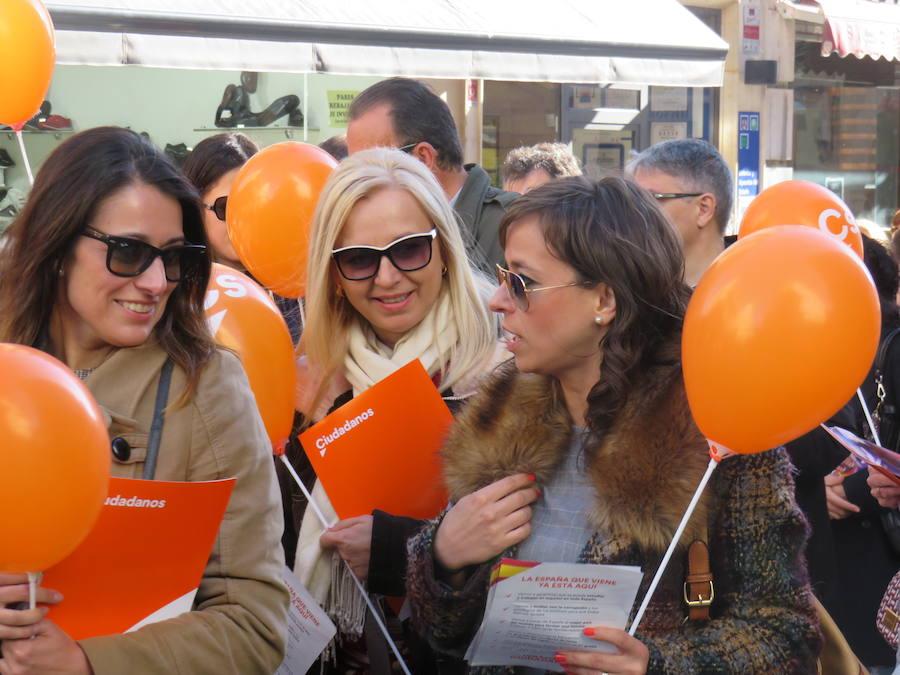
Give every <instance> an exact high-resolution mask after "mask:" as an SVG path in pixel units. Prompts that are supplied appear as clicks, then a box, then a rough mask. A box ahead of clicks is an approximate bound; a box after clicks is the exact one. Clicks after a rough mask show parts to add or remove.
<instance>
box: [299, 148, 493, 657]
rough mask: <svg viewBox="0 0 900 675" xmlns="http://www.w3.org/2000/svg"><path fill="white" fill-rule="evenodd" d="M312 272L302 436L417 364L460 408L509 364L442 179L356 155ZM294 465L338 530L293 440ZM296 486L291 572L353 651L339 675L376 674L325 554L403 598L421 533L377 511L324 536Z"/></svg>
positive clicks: (321, 212) (328, 200) (329, 205)
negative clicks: (498, 367) (409, 547)
mask: <svg viewBox="0 0 900 675" xmlns="http://www.w3.org/2000/svg"><path fill="white" fill-rule="evenodd" d="M308 270H309V271H308V281H307V285H306V288H307V303H308V305H307V306H308V307H309V317H308V323H307V328H306V331H305V332H304V334H303V338H302V340H301V343H300V346H299V348H298V353H300V354H301V358H300V361H299V363H300V366H299V373H300V381H301V383H303V386H301V390H300V392H299V398H298V401H297V406H298V410H299V414H298V427H300V428H303V427H304V426H306V425H308V424H310V423H312V422H314V421H316V420H318V419H320V418H321V417H322V416H323V415H324V414H326V413H327V412H328V410H329V409H330V408H333V407H336V406H339V405H341V404H342V403H344V402H346V401H348V400H350V399H351V398H352V397H353V396H355V395H357V394H359V393H360V392H362V391H364V390H366V389H367V388H369V387H370V386H372V385H373V384H375V383H377V382H378V381H380V380H381V379H383V378H385V377H387V376H388V375H390V374H391V373H393V372H394V371H395V370H397V369H398V368H400V367H402V366H404V365H406V364H407V363H409V362H410V361H412V360H414V359H419V360H420V361H421V362H422V365H423V366H424V367H425V369H426V370H427V371H428V373H429V374H430V375H431V376H432V378H433V380H434V382H435V385H436V386H437V387H438V389H439V391H440V392H441V393H442V394H443V395H444V397H445V400H447V401H448V403H449V404H450V405H451V406H456V405H457V404H458V403H457V402H458V400H460V399H464V398H465V397H467V396H468V395H470V394H471V393H472V392H473V391H474V390H475V389H476V388H477V386H478V383H479V381H480V378H481V377H482V376H483V375H484V374H485V373H486V372H488V371H489V370H491V369H492V368H493V366H494V364H495V363H496V362H497V361H498V360H499V359H500V358H501V357H502V356H503V355H504V351H503V349H502V345H501V343H499V341H498V335H499V326H498V322H497V321H496V319H495V318H493V317H492V315H491V313H490V312H489V311H488V309H487V305H486V299H487V296H488V295H489V294H490V291H491V288H492V287H491V284H490V283H489V281H488V280H487V279H484V278H481V277H476V276H475V273H473V271H472V269H471V268H470V266H469V263H468V261H467V258H466V253H465V247H464V245H463V240H462V234H461V232H460V228H459V225H458V224H457V220H456V218H455V216H454V214H453V211H452V210H451V208H450V205H449V204H448V202H447V200H446V198H445V197H444V194H443V192H442V191H441V188H440V186H439V185H438V183H437V181H436V180H435V179H434V176H433V175H432V174H431V172H429V171H428V170H427V168H426V167H425V166H424V165H423V164H422V163H421V162H418V161H417V160H415V159H413V158H411V157H409V156H408V155H406V154H404V153H403V152H401V151H399V150H391V149H386V148H379V149H372V150H366V151H362V152H358V153H356V154H354V155H351V156H350V157H349V158H347V159H345V160H344V161H343V162H342V163H341V165H340V166H339V167H338V168H337V169H336V170H335V172H334V174H332V176H331V178H330V179H329V181H328V183H327V185H326V186H325V188H324V190H323V192H322V195H321V197H320V200H319V204H318V207H317V210H316V215H315V218H314V222H313V228H312V235H311V241H310V259H309V267H308ZM292 437H293V438H294V439H296V434H292ZM374 451H377V449H376V448H373V452H374ZM288 457H289V458H290V459H291V461H292V462H293V463H294V465H295V466H296V467H297V469H298V470H299V472H300V474H301V475H303V476H304V478H305V479H306V481H305V482H306V483H307V485H308V487H309V488H311V489H312V495H313V498H314V499H315V500H316V501H317V503H318V504H319V505H320V506H322V507H323V509H324V510H325V511H326V513H328V514H329V515H330V516H331V517H332V518H333V519H336V516H335V515H334V511H333V510H332V509H331V508H330V504H329V502H328V500H327V496H326V495H325V493H324V490H323V489H322V486H321V484H319V483H317V482H316V481H315V477H314V475H313V474H312V471H311V469H310V467H309V463H308V461H307V460H306V457H305V453H304V452H303V449H302V448H301V447H300V445H299V443H297V442H296V440H295V441H294V442H293V443H292V444H291V445H289V447H288ZM314 484H315V487H313V485H314ZM288 487H289V489H288V494H287V495H286V498H285V506H286V508H287V509H289V510H288V512H287V513H286V520H287V521H288V528H287V532H286V535H285V547H286V553H287V556H288V558H289V559H290V558H293V557H294V553H295V550H296V554H297V555H296V564H295V572H296V573H297V575H298V576H299V577H300V579H301V581H303V582H304V583H305V584H306V586H307V587H308V588H310V590H311V591H312V592H313V594H314V596H316V597H317V599H318V600H320V601H321V602H322V603H323V604H324V605H325V606H326V609H329V610H331V611H332V612H333V613H334V614H335V615H336V616H337V617H338V624H339V629H340V630H341V631H342V633H343V644H342V651H341V652H339V654H338V664H337V666H335V672H341V673H344V672H366V671H367V670H368V669H369V668H370V667H375V666H374V665H373V664H374V663H376V661H375V660H374V656H373V657H372V659H373V660H372V662H371V664H370V663H369V660H368V658H367V655H366V653H365V648H364V647H362V646H361V645H360V644H356V643H354V642H353V640H352V639H350V640H348V639H347V638H348V636H357V637H358V636H359V635H360V632H361V631H362V618H363V616H364V609H365V608H364V606H363V605H362V599H361V598H358V597H357V595H356V590H355V588H354V587H353V584H352V582H351V581H350V580H349V579H347V578H343V574H344V572H343V571H342V572H341V574H339V575H338V576H336V578H334V579H333V578H332V573H331V570H332V566H331V558H332V554H331V551H329V550H328V549H336V550H337V552H338V553H339V554H340V555H341V556H342V557H343V558H344V559H345V560H347V562H348V563H349V564H350V567H351V568H352V569H353V572H354V573H355V574H356V575H357V576H358V577H359V578H360V579H363V580H365V581H366V582H367V586H368V589H369V590H370V591H371V592H373V593H377V594H382V595H392V596H398V595H404V594H405V590H404V585H405V569H406V540H407V539H408V537H409V536H410V534H411V533H413V532H414V531H416V529H417V528H418V527H420V526H421V524H422V522H421V521H414V520H411V519H408V518H399V517H394V516H391V515H389V514H386V513H383V512H380V511H376V512H375V513H374V514H373V515H368V516H362V517H359V518H350V519H347V520H344V521H341V522H339V523H338V524H337V525H335V526H334V527H333V528H331V529H330V530H328V531H324V530H323V528H322V526H321V524H320V523H319V521H318V519H317V518H316V516H315V514H314V513H313V510H312V509H305V506H306V503H305V500H304V499H303V498H302V496H301V493H300V491H299V490H298V489H297V488H296V487H295V486H293V485H288ZM410 489H411V490H414V489H415V485H410ZM290 509H292V510H293V513H291V510H290ZM298 534H299V545H297V544H296V543H295V542H296V539H297V536H298ZM323 548H325V549H326V551H325V552H324V553H323V550H322V549H323ZM340 569H341V570H343V569H344V568H343V566H342V567H341V568H340ZM333 584H336V587H335V589H334V591H332V592H331V594H330V596H331V597H335V596H337V597H342V598H346V599H348V600H351V601H352V603H353V605H354V606H357V608H358V609H359V610H360V611H358V612H354V611H352V609H353V608H352V607H351V606H340V605H339V606H335V603H331V602H330V601H329V589H330V588H332V585H333ZM348 615H353V616H355V617H358V621H353V620H346V619H345V617H347V616H348ZM376 637H377V635H376ZM370 656H371V655H370ZM425 658H427V657H426V656H425V655H424V654H423V653H421V652H418V653H417V654H414V656H413V663H411V664H410V666H411V668H412V671H413V672H417V673H426V672H428V673H431V672H437V670H436V666H435V664H434V663H433V662H429V661H427V660H425V661H423V660H420V659H425ZM353 663H356V665H355V666H354V665H352V664H353ZM355 668H356V669H355ZM376 672H377V671H376Z"/></svg>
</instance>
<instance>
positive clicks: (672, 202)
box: [627, 138, 734, 287]
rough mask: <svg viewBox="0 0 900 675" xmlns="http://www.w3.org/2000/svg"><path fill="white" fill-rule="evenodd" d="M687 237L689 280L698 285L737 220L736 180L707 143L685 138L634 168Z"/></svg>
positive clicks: (644, 156)
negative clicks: (734, 211)
mask: <svg viewBox="0 0 900 675" xmlns="http://www.w3.org/2000/svg"><path fill="white" fill-rule="evenodd" d="M627 171H628V173H629V174H630V175H631V177H632V178H633V179H634V180H635V181H636V182H637V183H638V184H639V185H640V186H641V187H643V188H645V189H646V190H648V191H649V192H650V194H652V195H653V196H654V197H655V198H656V199H657V201H658V202H659V205H660V208H661V209H662V211H663V213H665V215H666V217H667V218H668V219H669V222H671V223H672V225H673V226H674V227H675V229H676V231H677V232H678V235H679V236H680V237H681V241H682V248H683V250H684V267H685V269H684V281H685V283H687V284H688V285H689V286H691V287H694V286H696V285H697V282H699V281H700V277H701V276H703V273H704V272H705V271H706V268H707V267H709V266H710V265H711V264H712V261H713V260H715V259H716V256H718V255H719V254H720V253H721V252H722V251H723V250H725V239H724V238H725V228H726V227H727V226H728V221H729V220H730V219H731V206H732V202H733V190H734V187H733V179H732V176H731V170H730V169H729V168H728V165H727V164H726V163H725V160H724V159H723V158H722V155H720V154H719V151H718V150H716V149H715V147H713V146H712V145H710V144H709V143H707V142H706V141H703V140H700V139H698V138H685V139H678V140H674V141H665V142H664V143H658V144H657V145H654V146H651V147H650V148H648V149H647V150H645V151H644V152H642V153H641V154H640V155H638V156H637V157H636V158H635V159H634V160H632V161H631V163H630V164H629V165H628V169H627Z"/></svg>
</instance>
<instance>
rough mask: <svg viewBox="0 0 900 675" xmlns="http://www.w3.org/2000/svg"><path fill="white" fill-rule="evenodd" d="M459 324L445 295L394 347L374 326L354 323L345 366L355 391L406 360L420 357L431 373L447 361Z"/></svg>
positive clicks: (394, 369)
mask: <svg viewBox="0 0 900 675" xmlns="http://www.w3.org/2000/svg"><path fill="white" fill-rule="evenodd" d="M456 336H457V333H456V324H455V323H454V322H453V321H452V320H451V318H450V297H449V293H445V294H444V295H443V297H441V298H439V299H438V301H437V302H436V303H435V304H434V306H433V307H432V308H431V311H430V312H428V314H427V315H425V318H424V319H422V321H420V322H419V325H418V326H416V327H415V328H413V329H412V330H411V331H409V332H408V333H407V334H406V335H404V336H403V337H402V338H400V340H398V341H397V344H396V345H394V348H393V349H391V348H390V347H388V346H387V345H386V344H384V343H383V342H382V341H381V340H379V339H378V337H377V336H376V335H375V332H374V331H373V330H372V328H371V326H368V325H367V326H365V327H363V326H361V325H360V324H359V323H354V324H353V325H352V326H351V327H350V335H349V338H350V345H349V349H348V351H347V356H346V357H345V358H344V370H345V375H346V377H347V379H348V380H349V381H350V384H351V385H352V386H353V395H354V396H357V395H358V394H360V393H361V392H363V391H365V390H366V389H368V388H369V387H371V386H372V385H373V384H375V383H376V382H381V380H383V379H384V378H386V377H387V376H388V375H391V374H392V373H394V372H395V371H396V370H399V369H400V368H402V367H403V366H405V365H406V364H408V363H410V362H411V361H413V359H419V360H420V361H421V362H422V366H424V368H425V370H426V371H427V372H428V374H429V375H434V374H435V373H436V372H437V371H438V370H440V368H441V367H442V366H444V365H445V364H446V363H447V357H448V355H449V352H450V348H451V347H452V346H453V345H454V344H456Z"/></svg>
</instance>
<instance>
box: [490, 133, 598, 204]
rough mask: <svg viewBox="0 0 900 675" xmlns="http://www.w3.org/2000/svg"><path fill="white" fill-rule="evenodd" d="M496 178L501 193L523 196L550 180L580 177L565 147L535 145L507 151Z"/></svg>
mask: <svg viewBox="0 0 900 675" xmlns="http://www.w3.org/2000/svg"><path fill="white" fill-rule="evenodd" d="M500 174H501V175H502V176H503V189H504V190H509V191H510V192H518V193H519V194H523V195H524V194H525V193H526V192H528V191H529V190H531V189H533V188H536V187H538V186H539V185H543V184H544V183H548V182H550V181H551V180H553V179H554V178H565V177H566V176H580V175H581V168H580V167H579V166H578V160H577V159H575V155H573V154H572V151H571V150H569V146H568V145H566V144H565V143H538V144H537V145H522V146H520V147H518V148H515V149H514V150H510V152H509V154H508V155H507V156H506V159H505V160H504V162H503V168H502V169H501V171H500Z"/></svg>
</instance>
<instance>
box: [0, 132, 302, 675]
mask: <svg viewBox="0 0 900 675" xmlns="http://www.w3.org/2000/svg"><path fill="white" fill-rule="evenodd" d="M209 275H210V259H209V253H208V250H207V248H206V237H205V235H204V231H203V225H202V221H201V217H200V211H199V206H198V200H197V195H196V193H195V192H194V191H193V189H192V188H191V187H190V185H189V184H188V183H187V181H186V180H185V179H184V178H183V177H182V176H181V175H180V174H179V173H178V171H177V169H175V167H173V166H172V165H171V164H170V163H169V161H168V160H167V159H166V158H165V156H164V155H163V154H162V153H161V152H160V151H159V150H157V149H156V148H154V147H153V146H152V145H150V143H149V142H147V141H145V140H144V139H143V138H141V137H140V136H139V135H138V134H136V133H134V132H132V131H129V130H126V129H119V128H114V127H104V128H98V129H91V130H88V131H84V132H82V133H79V134H76V135H75V136H73V137H72V138H70V139H69V140H67V141H66V142H65V143H63V144H62V145H60V146H59V148H57V150H56V151H55V152H54V153H53V154H52V155H50V157H49V158H48V159H47V160H46V162H45V163H44V166H43V167H42V169H41V171H40V173H39V174H38V176H37V180H36V181H35V185H34V189H33V191H32V193H31V197H30V199H29V201H28V204H27V206H26V207H25V209H24V210H23V211H22V213H21V214H20V215H19V216H18V218H17V219H16V221H15V222H14V223H13V225H12V226H11V227H10V229H9V231H8V232H7V233H6V236H5V246H4V248H3V250H2V252H0V341H3V342H14V343H19V344H24V345H30V346H33V347H37V348H38V349H42V350H43V351H45V352H47V353H49V354H51V355H53V356H55V357H57V358H58V359H60V360H61V361H63V362H64V363H65V364H66V365H68V366H69V367H70V368H72V369H73V370H74V371H75V373H76V374H77V375H78V376H79V377H80V378H81V379H82V380H83V381H84V383H85V385H86V386H87V387H88V389H90V391H91V393H92V394H93V395H94V397H95V398H96V399H97V402H98V403H99V404H100V406H101V408H102V409H103V411H104V413H105V417H106V418H107V420H108V426H109V436H110V439H111V441H112V442H111V455H112V457H111V460H112V475H113V476H117V477H122V478H145V479H152V478H157V479H162V480H179V481H201V480H217V479H223V478H230V477H233V476H235V477H237V479H238V480H237V483H236V485H235V488H234V492H233V493H232V495H231V500H230V502H229V505H228V509H227V511H226V514H225V517H224V519H223V522H222V525H221V527H220V530H219V533H218V536H217V538H216V543H215V545H214V548H213V551H212V554H211V556H210V558H209V562H208V564H207V567H206V570H205V573H204V576H203V579H202V580H201V582H200V587H199V590H198V592H197V594H196V596H195V599H194V605H193V610H194V611H191V612H188V613H186V614H182V615H181V616H179V617H177V618H175V619H170V620H167V621H162V622H159V623H155V624H150V625H148V626H145V627H143V628H141V629H140V630H137V631H135V632H132V633H129V634H128V635H110V636H100V637H94V638H90V639H86V640H80V641H79V642H77V643H76V642H74V641H73V640H72V639H71V638H70V637H69V636H68V635H66V634H65V633H64V632H63V631H61V630H60V629H59V628H58V627H56V626H55V624H53V622H52V621H49V620H48V619H46V618H43V617H44V614H46V611H47V610H46V606H41V607H38V609H35V610H18V609H14V607H15V605H16V603H19V602H21V601H23V600H25V599H27V595H26V594H27V587H26V586H25V585H24V577H19V576H15V575H0V640H2V643H0V650H2V657H3V658H2V659H0V672H2V673H7V672H16V673H19V672H21V673H30V672H51V671H52V672H60V673H63V672H64V673H91V672H93V673H96V674H97V675H102V674H104V673H123V672H140V673H174V672H190V673H206V672H209V673H213V672H215V673H223V672H233V673H249V672H272V671H274V670H275V668H277V667H278V665H279V663H280V662H281V658H282V651H283V640H284V627H285V626H284V624H285V612H286V607H287V592H286V589H285V588H284V587H283V584H282V583H281V580H280V574H281V567H282V566H283V562H282V561H283V557H282V555H281V550H280V549H281V547H280V545H279V537H280V535H281V522H282V521H281V515H280V509H279V508H278V492H277V487H276V484H275V480H274V472H273V469H272V461H271V457H270V451H269V444H268V441H267V438H266V433H265V430H264V428H263V426H262V422H261V420H260V419H259V415H258V413H257V412H256V408H255V405H254V400H253V395H252V393H251V392H250V389H249V385H248V383H247V379H246V375H245V374H244V372H243V369H242V367H241V365H240V363H239V361H238V360H237V358H236V357H235V356H234V355H233V354H232V353H230V352H227V351H223V350H221V349H218V348H217V347H216V345H215V343H214V342H213V339H212V336H211V335H210V332H209V328H208V326H207V324H206V319H205V317H204V314H203V298H204V294H205V290H206V285H207V282H208V280H209ZM167 390H168V391H167ZM168 392H171V396H169V394H168ZM167 402H168V405H167V406H166V405H165V404H166V403H167ZM163 406H165V416H164V417H163V416H162V415H161V412H160V411H161V410H162V408H163ZM159 422H162V424H163V426H162V429H163V433H162V437H161V440H160V441H159V443H158V444H157V443H154V442H152V441H151V440H150V438H151V437H152V435H153V434H151V432H150V428H151V426H155V425H156V424H158V423H159ZM47 433H60V434H64V433H65V430H64V429H58V430H47ZM154 446H155V447H154ZM136 536H139V533H138V534H136ZM7 544H8V545H15V542H7ZM172 554H173V555H177V554H178V553H177V552H173V553H172ZM122 592H123V593H127V592H128V589H125V588H123V589H122ZM38 601H39V602H40V603H44V605H46V604H54V603H56V602H60V601H62V602H65V600H64V599H61V598H60V597H59V595H58V594H57V593H55V592H54V591H52V590H49V589H40V590H39V592H38Z"/></svg>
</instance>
